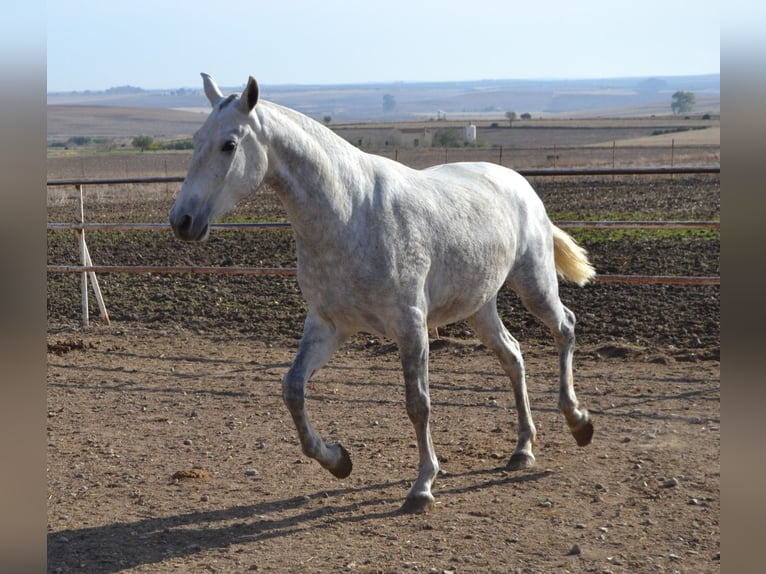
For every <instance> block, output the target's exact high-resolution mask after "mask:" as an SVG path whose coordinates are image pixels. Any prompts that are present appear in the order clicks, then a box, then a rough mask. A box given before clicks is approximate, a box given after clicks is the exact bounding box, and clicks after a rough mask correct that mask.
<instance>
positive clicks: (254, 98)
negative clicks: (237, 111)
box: [240, 76, 260, 114]
mask: <svg viewBox="0 0 766 574" xmlns="http://www.w3.org/2000/svg"><path fill="white" fill-rule="evenodd" d="M259 91H260V89H259V88H258V82H256V81H255V78H254V77H252V76H250V77H249V78H248V80H247V86H246V87H245V91H244V92H242V96H241V98H240V106H241V108H242V111H243V112H245V113H246V114H249V113H250V112H251V111H252V110H253V108H254V107H255V104H257V103H258V92H259Z"/></svg>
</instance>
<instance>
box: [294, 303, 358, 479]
mask: <svg viewBox="0 0 766 574" xmlns="http://www.w3.org/2000/svg"><path fill="white" fill-rule="evenodd" d="M342 339H343V337H341V336H340V335H339V334H338V333H337V331H336V330H335V328H334V327H333V326H332V325H329V324H327V323H325V322H323V321H321V320H319V319H318V318H317V317H315V316H314V315H312V314H309V315H308V317H307V318H306V322H305V325H304V329H303V337H302V338H301V344H300V346H299V348H298V354H297V355H296V357H295V360H294V361H293V364H292V365H291V366H290V369H289V370H288V371H287V374H286V375H285V377H284V379H283V380H282V398H283V399H284V401H285V404H286V405H287V408H288V410H289V411H290V415H291V416H292V418H293V422H294V423H295V428H296V429H297V431H298V438H299V439H300V442H301V449H302V450H303V454H305V455H306V456H308V457H310V458H313V459H314V460H316V461H317V462H318V463H319V464H320V465H322V467H324V468H326V469H327V470H329V471H330V472H331V473H332V474H333V475H335V476H336V477H338V478H346V477H347V476H348V475H349V474H351V468H352V465H351V457H350V456H349V453H348V451H347V450H346V449H345V448H343V446H341V445H340V444H337V443H336V444H327V443H326V442H325V440H324V439H323V438H322V437H321V436H320V435H319V434H318V433H317V432H316V430H314V427H313V425H312V424H311V420H310V419H309V415H308V411H307V410H306V403H305V391H306V383H307V382H308V380H309V379H310V378H311V376H312V375H313V374H314V373H315V372H316V371H317V370H319V369H320V368H321V367H322V366H323V365H324V364H325V363H326V362H327V361H328V360H329V359H330V357H331V356H332V354H333V353H334V352H335V350H336V349H337V348H338V345H339V344H340V342H341V341H342Z"/></svg>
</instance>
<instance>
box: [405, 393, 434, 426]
mask: <svg viewBox="0 0 766 574" xmlns="http://www.w3.org/2000/svg"><path fill="white" fill-rule="evenodd" d="M430 414H431V400H430V399H429V397H428V395H427V394H424V393H421V392H415V393H409V392H408V393H407V416H409V417H410V420H411V421H412V422H413V423H414V422H419V421H424V420H427V419H428V417H429V416H430Z"/></svg>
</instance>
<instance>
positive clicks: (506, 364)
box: [468, 297, 537, 470]
mask: <svg viewBox="0 0 766 574" xmlns="http://www.w3.org/2000/svg"><path fill="white" fill-rule="evenodd" d="M468 323H469V324H470V325H471V326H472V327H473V329H474V330H475V331H476V334H477V336H478V337H479V339H481V341H482V342H483V343H484V344H485V345H487V347H489V348H490V349H491V350H492V351H493V352H494V353H495V355H496V356H497V358H498V359H499V360H500V364H501V365H502V367H503V370H504V371H505V373H506V374H507V375H508V378H509V379H510V380H511V384H512V386H513V397H514V399H515V401H516V410H517V411H518V413H519V414H518V417H519V436H518V440H517V442H516V448H515V449H514V451H513V454H512V455H511V459H510V461H509V462H508V468H509V469H511V470H520V469H522V468H529V467H532V466H534V464H535V455H534V454H532V445H533V443H534V441H535V436H536V435H537V430H536V429H535V424H534V422H533V421H532V411H531V410H530V408H529V397H528V396H527V384H526V377H525V373H524V360H523V358H522V356H521V349H520V348H519V343H518V341H517V340H516V339H514V338H513V336H512V335H511V334H510V333H509V332H508V330H507V329H506V328H505V325H503V322H502V321H501V320H500V316H499V315H498V314H497V299H496V297H495V298H493V299H492V300H491V301H489V302H488V303H487V304H485V305H484V307H482V308H481V309H480V310H479V311H478V312H477V313H476V314H475V315H473V316H472V317H470V318H469V319H468Z"/></svg>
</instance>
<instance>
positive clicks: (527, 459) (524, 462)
mask: <svg viewBox="0 0 766 574" xmlns="http://www.w3.org/2000/svg"><path fill="white" fill-rule="evenodd" d="M533 466H535V455H533V454H532V453H531V452H514V453H513V454H512V455H511V460H509V461H508V464H507V465H506V468H507V469H508V470H523V469H525V468H532V467H533Z"/></svg>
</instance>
